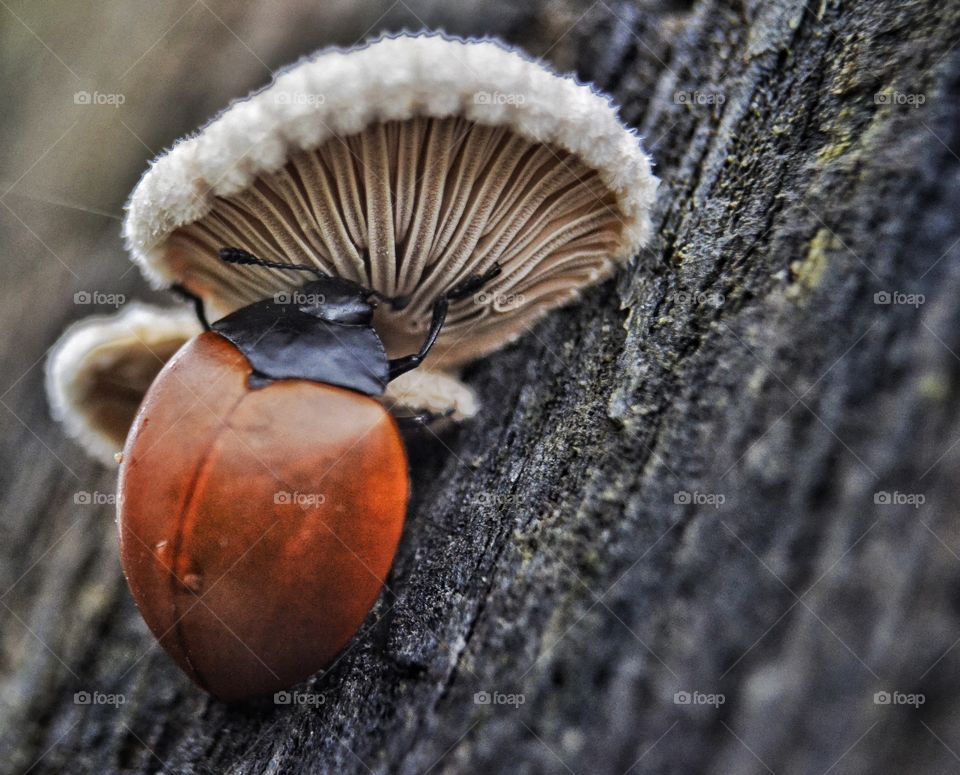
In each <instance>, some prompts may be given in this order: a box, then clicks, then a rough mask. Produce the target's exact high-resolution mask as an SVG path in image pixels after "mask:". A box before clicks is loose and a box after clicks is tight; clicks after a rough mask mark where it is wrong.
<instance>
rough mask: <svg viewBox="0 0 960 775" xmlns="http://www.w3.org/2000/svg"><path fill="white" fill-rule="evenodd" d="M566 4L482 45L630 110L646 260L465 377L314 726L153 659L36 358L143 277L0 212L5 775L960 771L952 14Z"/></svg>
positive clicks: (314, 700) (895, 5)
mask: <svg viewBox="0 0 960 775" xmlns="http://www.w3.org/2000/svg"><path fill="white" fill-rule="evenodd" d="M556 12H557V7H556V6H555V5H553V4H546V5H543V6H531V8H530V10H529V12H526V11H525V12H516V11H515V12H514V15H513V16H511V17H509V18H507V19H506V20H502V21H501V25H500V27H499V28H496V29H497V31H498V32H499V33H501V34H504V35H506V36H507V37H508V38H510V39H511V40H514V41H516V42H518V43H522V44H524V45H526V46H527V47H528V49H529V50H530V51H532V52H533V53H535V54H540V53H543V54H546V56H547V57H548V58H549V59H551V60H552V61H554V62H555V63H557V65H558V66H560V67H562V68H566V67H571V68H575V69H576V71H577V72H578V74H579V75H580V76H581V77H582V78H584V79H588V80H592V81H594V82H596V83H597V85H598V86H599V87H600V88H603V89H605V90H608V91H609V92H611V93H612V94H613V95H614V96H615V98H616V100H617V101H618V102H619V103H620V104H621V105H622V106H623V107H622V114H623V116H624V118H625V120H627V121H628V122H629V123H630V124H631V125H633V126H635V127H637V129H638V131H639V132H640V134H641V135H643V136H644V137H645V138H646V145H647V148H648V150H650V151H651V153H652V154H653V156H654V157H655V160H656V162H657V173H658V175H659V176H660V177H662V178H663V181H664V182H663V185H662V187H661V193H660V196H659V204H658V208H657V211H656V216H655V223H656V227H657V233H658V240H657V242H656V244H655V245H654V246H652V247H651V248H650V249H649V250H647V251H645V252H644V254H643V255H641V256H639V257H638V258H637V259H636V260H635V261H634V262H633V263H632V265H631V266H630V267H629V268H628V269H627V270H625V271H623V272H622V273H621V275H620V276H619V278H618V280H617V281H616V282H611V283H608V284H606V285H604V286H603V287H601V288H598V289H594V290H593V291H591V292H590V293H588V294H587V295H586V297H585V298H584V300H583V302H582V303H581V304H579V305H577V306H575V307H574V308H570V309H567V310H564V311H562V312H560V313H558V314H555V315H553V316H551V317H550V318H549V319H548V320H547V321H546V322H545V323H543V324H541V325H539V326H537V327H536V328H535V329H533V330H532V331H530V332H529V334H528V335H527V336H525V337H524V338H523V339H522V341H520V342H519V343H518V344H517V345H515V346H513V347H511V348H509V349H508V350H506V351H504V352H501V353H499V354H497V355H495V356H492V357H490V358H488V359H486V360H485V361H483V362H482V363H479V364H476V365H475V366H474V367H472V368H471V369H470V370H469V372H468V375H467V376H468V378H469V382H470V383H471V384H472V385H473V386H474V388H475V389H476V390H477V392H478V394H479V396H480V397H481V399H482V401H483V404H484V408H483V410H482V412H481V413H480V415H479V417H478V418H477V419H476V420H474V421H473V422H471V423H469V424H467V425H465V426H464V427H462V428H461V429H459V430H458V431H456V432H455V433H452V434H448V435H445V436H442V437H437V436H433V435H431V434H430V433H427V434H425V435H424V436H423V437H421V438H414V439H411V455H412V464H413V470H412V481H413V491H414V493H415V495H414V499H413V502H412V504H411V508H410V512H409V516H408V523H407V526H406V530H405V535H404V538H403V542H402V545H401V549H400V552H399V554H398V556H397V560H396V563H395V566H394V569H393V572H392V574H391V576H390V579H389V582H388V589H387V590H386V591H385V593H384V595H383V596H382V598H381V600H380V601H379V602H378V604H377V606H376V608H375V610H374V611H373V612H372V614H371V616H370V617H369V619H368V621H367V624H366V625H365V627H364V629H363V631H362V632H361V634H360V635H358V637H357V638H355V639H354V641H353V642H352V643H351V644H350V646H349V647H348V648H347V649H346V650H345V651H344V653H343V654H342V655H341V657H340V658H339V659H338V660H337V662H336V663H335V665H334V666H332V668H331V669H329V670H328V671H326V672H325V673H324V674H323V675H321V676H317V677H315V678H314V679H312V680H311V681H310V682H308V683H307V684H306V685H304V686H302V687H299V689H300V691H301V692H303V693H304V694H301V695H298V699H299V700H301V702H299V703H291V704H289V705H279V706H277V705H274V704H271V703H266V704H250V705H245V706H228V705H225V704H222V703H220V702H218V701H215V700H213V699H211V698H209V697H207V696H205V695H204V694H203V693H202V692H200V691H199V690H197V689H195V688H194V687H193V686H192V685H191V684H190V683H189V681H188V680H187V679H186V678H185V677H184V676H183V675H182V674H180V673H179V672H178V670H177V669H176V668H175V667H174V666H173V664H172V663H171V662H170V661H169V660H168V658H167V657H166V656H165V655H164V654H163V653H162V652H161V651H160V650H159V649H158V648H157V647H155V646H154V645H153V638H152V636H151V635H150V634H149V632H148V631H147V629H146V627H145V625H144V624H143V622H142V621H141V619H140V617H139V615H138V613H137V611H136V609H135V607H134V606H133V603H132V601H131V599H130V596H129V594H128V592H127V589H126V586H125V583H124V581H123V579H122V577H121V574H120V570H119V564H118V561H117V552H116V542H115V526H114V524H113V520H112V509H111V507H110V506H109V505H103V506H99V507H83V506H78V505H76V504H75V503H74V498H73V495H74V493H75V492H77V491H79V490H85V491H98V492H101V493H110V492H112V489H113V486H114V476H113V474H110V473H107V472H104V471H103V470H102V469H100V468H99V467H98V466H97V465H96V464H94V463H91V462H89V461H87V460H85V459H84V458H83V456H82V454H81V453H80V452H79V451H78V450H77V449H76V448H75V447H74V446H73V445H71V444H70V443H69V442H66V441H65V440H63V439H62V435H61V433H60V431H59V429H58V428H57V427H56V426H55V425H54V424H53V423H52V421H50V420H49V419H48V418H47V416H46V408H45V406H44V399H43V396H42V393H41V373H40V367H39V366H37V365H33V366H31V364H34V362H35V361H36V360H37V359H38V358H39V357H40V356H41V355H42V353H43V352H44V350H45V349H46V348H47V347H48V346H49V344H50V343H51V342H52V341H53V338H54V337H55V335H56V334H57V333H58V331H59V330H60V328H61V327H62V325H63V324H64V322H66V321H67V320H69V319H72V318H74V317H79V316H81V315H82V314H85V313H86V312H88V310H86V309H83V308H75V307H73V306H72V305H70V304H69V298H70V294H72V293H73V292H74V290H76V289H78V288H80V287H83V286H82V284H80V285H78V282H85V283H88V284H89V283H92V282H95V281H96V280H95V279H94V278H96V277H109V278H111V279H110V282H111V283H112V285H111V286H110V287H116V288H118V289H125V290H126V291H127V292H130V293H136V294H138V295H142V290H141V289H142V287H143V285H142V283H141V282H140V281H139V280H137V279H135V278H134V277H133V274H132V273H131V274H130V275H128V276H126V277H125V278H124V279H121V280H117V279H116V277H117V276H118V274H119V271H118V270H117V267H118V266H120V264H121V263H122V259H121V258H120V257H119V256H118V255H116V250H115V239H114V238H113V237H111V238H105V239H106V241H105V242H104V243H102V246H101V248H100V250H102V251H113V257H112V258H111V259H110V261H109V262H105V263H104V265H103V266H102V267H101V268H100V269H98V270H96V271H97V272H99V273H100V274H98V275H95V274H84V275H83V277H82V280H81V278H76V279H73V278H70V277H67V276H66V273H65V272H62V271H60V270H59V269H58V268H56V267H54V269H52V270H51V269H50V268H49V267H50V264H51V261H50V260H49V259H47V258H45V257H44V252H43V250H44V249H43V247H42V246H41V245H39V244H37V243H36V242H35V241H33V239H32V237H31V236H30V234H28V233H27V234H25V233H24V232H23V230H22V227H21V226H20V225H19V224H17V223H16V222H15V221H13V220H11V218H12V217H11V216H10V215H9V213H0V215H3V217H4V218H5V220H4V224H5V225H7V226H8V227H9V228H10V229H11V230H15V231H16V232H17V235H16V237H15V238H13V239H14V240H15V244H16V245H18V246H22V247H23V250H25V251H28V252H27V254H26V255H28V256H32V257H33V261H34V262H37V264H30V266H29V267H28V266H27V265H26V259H24V260H23V261H24V263H22V264H17V263H15V262H14V263H12V264H10V265H8V268H7V269H5V270H4V275H5V276H6V280H7V281H8V282H9V283H14V282H16V283H17V284H16V285H15V286H14V288H13V290H14V291H15V295H14V296H13V297H12V301H11V303H10V304H9V305H8V306H7V307H6V309H5V310H4V313H3V316H4V318H5V321H4V322H5V323H6V326H7V331H8V332H9V333H8V337H7V342H6V343H5V344H4V350H5V362H6V363H7V364H9V366H8V368H7V369H6V370H5V372H6V374H5V377H6V381H7V383H8V384H9V388H8V389H7V393H5V394H4V395H3V399H2V402H3V405H4V407H5V411H6V413H7V420H8V423H7V425H6V428H7V430H6V431H5V433H4V438H3V460H4V465H3V467H2V470H0V476H2V482H3V490H2V492H3V496H2V497H3V499H4V509H3V513H4V518H3V524H2V529H3V536H2V538H3V540H2V545H3V549H2V558H3V562H2V567H0V589H2V590H6V592H5V593H4V595H3V596H2V598H0V603H2V607H0V621H2V629H3V635H2V645H3V650H2V670H3V674H2V683H0V688H2V693H3V694H2V706H0V745H2V750H3V755H2V758H3V760H4V761H3V769H4V770H5V771H9V772H22V771H24V770H27V769H28V768H31V767H32V769H31V770H30V771H31V772H34V773H39V772H59V771H92V772H131V773H143V772H158V771H166V772H177V773H179V772H211V773H212V772H232V773H241V772H243V773H252V772H276V773H299V772H337V773H352V772H368V771H370V772H376V773H380V772H399V773H423V772H551V773H552V772H572V773H578V775H579V773H588V772H589V773H615V774H617V775H619V774H620V773H624V772H632V773H641V772H642V773H647V772H649V773H661V772H662V773H667V772H683V773H688V772H710V773H714V772H715V773H750V772H775V773H778V774H780V773H824V772H831V773H844V772H850V773H853V772H870V773H877V772H918V773H925V772H929V773H940V772H945V771H952V770H954V769H956V768H957V766H958V762H960V723H958V718H960V699H958V697H960V647H958V642H960V595H958V592H957V590H958V589H960V523H958V521H957V519H956V515H957V509H956V493H957V492H958V489H960V473H958V472H960V413H958V411H957V408H956V403H955V401H956V399H957V397H958V393H960V356H958V354H960V305H958V302H957V299H958V298H960V261H958V260H957V259H958V254H960V223H958V220H957V212H958V208H960V157H958V155H957V154H958V153H960V50H958V49H956V48H955V44H956V43H957V42H958V40H960V8H958V7H957V5H956V4H951V3H941V2H935V1H934V0H917V1H916V2H895V1H894V0H887V1H886V2H881V1H880V0H873V1H868V0H865V1H864V2H860V3H851V2H842V1H841V0H809V2H806V3H804V2H803V1H802V0H767V2H759V1H757V2H750V1H749V0H744V2H734V1H733V0H729V1H728V2H723V1H722V0H703V1H702V2H700V3H697V4H696V5H695V6H693V7H692V8H688V4H686V3H681V2H673V3H669V2H659V3H643V4H638V3H634V4H631V3H627V2H615V0H604V2H600V3H597V4H594V5H592V6H587V5H583V6H582V7H581V6H575V7H572V8H566V9H565V14H564V15H563V16H562V17H560V18H561V19H562V20H563V24H560V23H559V22H558V21H557V18H558V17H557V16H556V15H555V14H556ZM431 19H432V17H431ZM227 21H229V22H231V24H234V23H235V24H236V25H237V28H238V29H242V20H240V19H236V20H234V19H228V20H227ZM388 21H389V20H388ZM384 23H386V22H384ZM404 23H406V22H404ZM457 23H458V24H461V25H462V29H458V30H457V31H463V32H484V31H486V30H488V29H491V27H490V26H489V23H488V22H486V21H480V20H478V21H476V22H475V26H471V24H473V23H472V22H471V21H470V19H469V18H468V19H466V20H465V21H464V20H459V21H458V22H457ZM407 26H410V25H409V24H408V23H407ZM228 39H229V37H228V36H226V35H225V34H224V35H223V37H221V38H219V39H218V40H219V41H220V42H221V43H222V45H226V43H225V42H223V41H226V40H228ZM297 40H298V41H303V40H304V38H303V36H301V37H300V38H297ZM311 42H313V43H316V42H317V41H315V40H313V41H311ZM270 45H273V46H274V47H273V48H271V49H270V50H271V52H273V53H272V54H271V58H270V64H271V66H273V65H274V64H279V62H282V61H283V58H281V57H282V55H284V54H289V53H290V50H289V49H285V48H283V46H282V45H281V44H280V43H275V44H270ZM298 45H299V44H298ZM267 48H269V46H268V45H267V44H264V49H265V50H266V49H267ZM191 56H192V57H194V58H193V59H192V60H191V61H192V62H193V65H192V66H193V67H198V66H200V65H201V63H202V62H204V61H205V58H206V56H208V54H206V53H205V52H203V51H201V50H199V49H194V50H192V51H191ZM274 58H277V59H278V61H277V62H274V61H273V60H274ZM171 67H172V66H171ZM178 77H180V78H182V77H183V74H182V72H181V73H180V74H179V76H178ZM234 77H237V78H242V77H249V78H251V79H255V78H258V77H259V78H261V79H262V77H263V73H262V72H259V71H258V70H257V69H256V68H253V69H252V70H251V71H250V72H249V73H248V75H247V76H242V75H241V76H234ZM217 82H218V83H221V84H231V83H232V81H230V79H229V78H226V77H221V78H220V80H219V81H217ZM143 88H147V86H146V84H145V83H144V84H143ZM156 88H158V89H161V90H164V89H172V88H173V87H171V86H169V85H163V84H162V83H161V84H159V85H156ZM185 88H187V89H188V90H190V93H192V94H195V95H196V94H198V93H199V91H198V89H199V88H200V87H199V86H197V85H189V86H187V87H185ZM220 96H221V98H222V97H223V95H220ZM197 99H199V98H197ZM204 99H206V97H205V98H204ZM220 101H223V99H221V100H220ZM203 104H204V105H206V103H205V102H204V103H203ZM178 110H179V112H178V113H177V116H176V119H175V122H180V123H184V124H186V122H187V121H189V120H192V121H194V123H196V122H197V120H198V116H197V115H195V113H196V112H197V111H194V112H191V111H190V110H189V109H188V108H183V109H178ZM175 122H174V123H175ZM163 126H164V125H161V128H159V129H157V134H154V135H153V136H151V139H150V140H149V143H150V144H151V145H152V144H153V143H154V142H156V143H157V144H158V145H162V144H163V143H164V142H169V140H170V139H171V138H172V137H173V136H175V135H171V136H169V137H166V136H164V134H163V132H164V131H165V130H164V129H163ZM165 126H166V127H167V129H172V128H173V127H171V126H170V125H169V124H168V125H165ZM178 128H179V129H180V131H183V130H184V129H188V128H190V125H189V124H188V125H187V126H185V127H178ZM142 152H143V149H141V153H142ZM131 169H137V167H136V166H134V167H131ZM124 174H126V173H124ZM14 177H15V176H14ZM128 182H129V181H128ZM4 201H8V202H9V203H10V205H11V207H12V206H14V204H15V200H14V199H10V200H3V199H0V202H4ZM8 209H9V208H8ZM11 212H12V210H11ZM98 226H103V224H102V223H100V224H98ZM108 226H109V227H110V228H111V229H113V230H114V231H115V224H108ZM91 239H92V238H91ZM56 244H58V245H63V244H68V243H67V240H66V237H62V238H61V242H58V243H56ZM41 259H42V260H43V261H45V262H46V264H44V266H46V267H47V268H46V269H44V268H43V267H39V262H40V261H41ZM17 260H19V259H17ZM79 262H80V259H79V258H77V263H78V264H79ZM68 263H69V262H68ZM38 267H39V268H38ZM58 272H59V273H58ZM54 273H58V274H56V275H55V277H54ZM7 287H8V288H9V287H11V286H10V285H8V286H7ZM41 290H42V291H43V293H44V294H47V296H43V297H41V298H47V297H49V300H48V301H47V302H42V301H41V302H39V303H37V304H36V306H34V305H33V304H32V303H31V298H35V297H36V294H37V293H39V292H40V291H41ZM31 294H32V296H31ZM31 310H33V311H32V312H31ZM21 333H22V334H23V338H22V339H21V338H20V334H21ZM21 374H23V375H24V376H23V377H22V378H20V379H18V377H19V375H21ZM15 380H16V381H15ZM81 691H87V692H91V693H92V692H100V693H102V694H117V695H122V696H123V698H124V700H125V701H124V703H123V704H121V705H110V704H89V705H82V704H77V703H76V702H75V699H74V696H75V693H76V692H81ZM878 693H879V694H878ZM484 699H490V700H491V701H490V702H484ZM306 700H309V702H306ZM885 700H888V701H886V702H885ZM921 700H922V702H921Z"/></svg>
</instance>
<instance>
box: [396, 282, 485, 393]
mask: <svg viewBox="0 0 960 775" xmlns="http://www.w3.org/2000/svg"><path fill="white" fill-rule="evenodd" d="M498 274H500V265H499V264H494V265H493V266H492V267H490V269H488V270H487V271H486V272H485V273H484V274H482V275H473V276H472V277H468V278H467V279H466V280H464V281H463V282H462V283H460V284H459V285H455V286H454V287H453V288H451V289H450V290H449V291H447V292H446V293H444V294H443V295H442V296H441V297H440V298H438V299H437V300H436V301H435V302H434V303H433V318H432V319H431V321H430V328H429V329H428V330H427V336H426V338H425V339H424V340H423V344H422V345H420V350H419V351H418V352H415V353H413V354H412V355H404V356H401V357H400V358H393V359H391V360H390V376H389V380H388V381H393V380H395V379H396V378H397V377H399V376H400V375H401V374H406V373H407V372H408V371H410V370H411V369H415V368H417V366H419V365H420V364H421V363H423V360H424V358H426V357H427V354H428V353H429V352H430V350H431V348H432V347H433V346H434V344H436V342H437V337H438V336H440V329H442V328H443V321H444V320H446V317H447V309H448V308H449V307H450V302H451V301H458V300H460V299H463V298H465V297H467V296H469V295H470V294H471V293H474V292H476V291H478V290H480V288H482V287H483V286H484V285H486V283H488V282H489V281H490V280H492V279H493V278H494V277H496V276H497V275H498Z"/></svg>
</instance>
